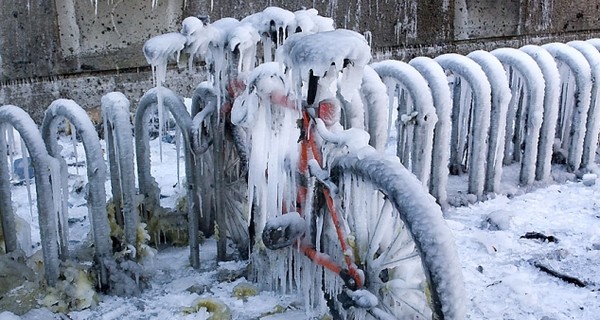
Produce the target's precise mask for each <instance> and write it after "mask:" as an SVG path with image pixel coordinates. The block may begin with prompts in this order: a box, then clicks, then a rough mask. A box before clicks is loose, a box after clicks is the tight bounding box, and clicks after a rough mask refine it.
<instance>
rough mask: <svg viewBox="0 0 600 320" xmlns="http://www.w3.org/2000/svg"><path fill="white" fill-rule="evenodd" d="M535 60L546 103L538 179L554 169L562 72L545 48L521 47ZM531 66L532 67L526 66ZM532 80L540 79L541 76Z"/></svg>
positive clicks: (540, 143)
mask: <svg viewBox="0 0 600 320" xmlns="http://www.w3.org/2000/svg"><path fill="white" fill-rule="evenodd" d="M520 50H521V51H523V52H525V53H527V54H528V55H529V56H531V57H532V58H533V60H535V62H536V63H537V65H538V66H539V68H540V71H541V72H542V78H541V79H543V80H544V104H543V107H542V108H543V115H542V119H543V120H542V127H541V128H540V139H539V141H538V143H539V147H538V157H537V162H536V169H535V178H536V180H538V181H547V180H549V179H550V173H551V170H552V152H553V146H554V137H555V132H556V120H557V118H558V99H559V94H560V74H559V73H558V67H557V66H556V61H554V58H553V57H552V55H551V54H550V53H549V52H548V51H546V50H545V49H543V48H541V47H539V46H534V45H527V46H524V47H522V48H521V49H520ZM526 68H530V67H526ZM532 81H537V82H539V81H540V78H539V76H538V77H534V78H533V79H532Z"/></svg>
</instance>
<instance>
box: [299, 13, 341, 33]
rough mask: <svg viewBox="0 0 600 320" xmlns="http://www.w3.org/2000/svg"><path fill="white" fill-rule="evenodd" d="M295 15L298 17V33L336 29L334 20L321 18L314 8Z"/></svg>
mask: <svg viewBox="0 0 600 320" xmlns="http://www.w3.org/2000/svg"><path fill="white" fill-rule="evenodd" d="M294 15H295V16H296V31H302V32H309V33H312V32H323V31H331V30H334V29H335V27H334V22H333V19H331V18H328V17H323V16H320V15H319V12H318V11H317V10H316V9H314V8H311V9H304V10H298V11H295V12H294Z"/></svg>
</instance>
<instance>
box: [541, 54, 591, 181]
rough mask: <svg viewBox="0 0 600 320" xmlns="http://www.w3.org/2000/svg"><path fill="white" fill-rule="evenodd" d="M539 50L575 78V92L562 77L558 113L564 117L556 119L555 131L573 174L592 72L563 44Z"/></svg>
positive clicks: (581, 142) (580, 151) (579, 153)
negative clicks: (548, 54)
mask: <svg viewBox="0 0 600 320" xmlns="http://www.w3.org/2000/svg"><path fill="white" fill-rule="evenodd" d="M542 47H543V48H544V49H546V50H548V52H550V54H552V56H553V57H554V59H555V60H557V62H562V63H564V64H565V65H566V66H567V67H568V70H565V72H567V74H568V73H572V74H573V75H574V77H575V86H576V88H575V90H572V88H569V87H568V85H567V83H566V82H565V80H564V78H563V77H561V81H562V83H563V89H562V92H561V101H562V103H561V106H560V114H564V116H563V117H559V119H558V124H557V126H558V128H557V130H558V131H559V137H561V141H562V147H563V148H565V149H568V150H569V153H568V157H567V167H568V169H569V170H570V171H576V170H579V168H580V165H581V162H582V156H583V147H584V139H585V132H586V126H585V123H586V118H587V114H588V110H589V108H590V97H591V90H592V82H591V78H592V71H591V69H590V64H589V63H588V61H587V60H586V58H585V56H584V55H583V54H582V53H581V52H579V51H577V49H575V48H573V47H570V46H568V45H566V44H563V43H549V44H545V45H543V46H542ZM561 76H562V74H561ZM571 128H572V129H571Z"/></svg>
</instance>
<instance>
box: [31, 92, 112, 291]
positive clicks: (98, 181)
mask: <svg viewBox="0 0 600 320" xmlns="http://www.w3.org/2000/svg"><path fill="white" fill-rule="evenodd" d="M63 118H66V119H67V120H69V121H70V122H71V124H73V125H74V126H75V129H76V130H77V133H78V134H79V136H80V137H81V140H82V142H83V147H84V149H85V155H86V167H87V176H88V181H89V192H88V203H89V206H88V208H89V215H90V218H91V222H92V236H93V240H94V246H95V248H96V259H97V263H98V264H99V266H100V276H99V281H100V284H101V285H102V286H103V287H108V271H107V270H106V268H105V266H104V261H103V260H104V259H108V258H111V257H112V244H111V241H110V226H109V223H108V216H107V213H106V189H105V188H104V183H105V181H106V165H105V163H104V156H103V153H102V147H101V146H100V139H99V138H98V133H97V132H96V128H95V127H94V124H93V123H92V121H91V120H90V118H89V117H88V115H87V113H86V112H85V111H84V110H83V108H81V107H80V106H79V105H78V104H77V103H75V102H74V101H73V100H67V99H58V100H55V101H54V102H52V104H50V107H48V109H47V110H46V113H45V115H44V120H43V123H42V128H41V130H42V136H43V137H44V142H45V144H46V148H47V149H48V152H49V153H50V155H51V156H53V157H55V158H57V159H62V157H61V156H60V146H59V145H58V142H57V130H56V128H57V126H58V124H59V122H60V121H61V120H62V119H63ZM60 162H61V173H62V174H61V178H62V180H63V181H62V183H61V185H62V187H63V195H64V194H65V192H67V191H68V190H66V187H65V186H66V183H65V180H66V179H67V176H66V174H65V173H64V172H66V170H67V168H66V161H65V160H64V159H62V161H60ZM65 202H66V201H65ZM64 226H65V228H64V229H67V228H68V226H67V225H66V224H65V225H64Z"/></svg>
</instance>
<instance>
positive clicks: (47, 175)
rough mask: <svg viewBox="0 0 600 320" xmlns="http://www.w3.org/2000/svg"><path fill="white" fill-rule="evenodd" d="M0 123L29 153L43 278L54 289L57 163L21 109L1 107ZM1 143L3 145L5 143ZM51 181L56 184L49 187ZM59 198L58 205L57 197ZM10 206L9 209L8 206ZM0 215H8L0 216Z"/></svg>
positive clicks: (3, 193)
mask: <svg viewBox="0 0 600 320" xmlns="http://www.w3.org/2000/svg"><path fill="white" fill-rule="evenodd" d="M0 123H7V124H10V125H12V126H13V127H14V128H15V129H16V130H17V131H18V132H19V134H20V135H21V139H23V141H25V145H26V146H27V149H28V150H29V154H30V157H31V163H32V165H33V169H34V172H35V187H36V193H37V207H38V219H39V225H40V238H41V242H42V254H43V257H44V271H45V277H46V282H47V283H48V285H50V286H54V285H55V284H56V283H57V281H58V276H59V262H60V261H59V241H60V240H59V238H58V215H60V214H61V213H60V212H59V210H60V207H58V208H57V207H56V204H55V199H54V198H55V197H56V192H53V190H55V189H57V188H60V186H57V184H58V183H57V181H60V180H59V178H58V175H60V169H59V166H60V165H59V163H58V161H57V160H56V159H54V158H52V157H51V156H50V155H49V154H48V152H47V149H46V146H45V145H44V140H43V138H42V135H41V134H40V131H39V130H38V128H37V125H36V124H35V123H34V122H33V120H32V119H31V117H29V114H27V113H26V112H25V111H23V109H21V108H19V107H16V106H13V105H5V106H2V107H0ZM2 143H3V144H4V142H2ZM7 181H8V180H7ZM53 181H54V182H55V183H52V182H53ZM1 191H2V195H3V196H6V193H7V190H5V189H4V186H3V187H2V190H1ZM58 196H59V201H60V194H59V195H58ZM7 199H8V200H9V201H10V190H8V197H7ZM9 206H12V205H11V204H10V205H9ZM2 214H3V215H4V214H7V213H6V212H2ZM13 218H14V217H13ZM15 237H16V233H15Z"/></svg>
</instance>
